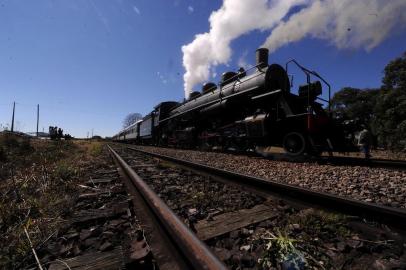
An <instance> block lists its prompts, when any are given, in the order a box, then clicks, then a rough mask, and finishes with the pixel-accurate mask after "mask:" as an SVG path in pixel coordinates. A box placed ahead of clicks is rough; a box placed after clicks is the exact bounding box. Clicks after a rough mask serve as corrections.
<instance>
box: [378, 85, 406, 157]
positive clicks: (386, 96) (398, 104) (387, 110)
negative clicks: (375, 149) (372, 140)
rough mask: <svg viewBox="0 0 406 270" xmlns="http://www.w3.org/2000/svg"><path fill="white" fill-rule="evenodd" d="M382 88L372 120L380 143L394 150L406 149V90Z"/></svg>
mask: <svg viewBox="0 0 406 270" xmlns="http://www.w3.org/2000/svg"><path fill="white" fill-rule="evenodd" d="M402 90H403V91H401V90H400V89H390V90H387V91H384V90H382V91H381V93H380V95H379V98H378V99H377V103H376V106H375V108H374V111H375V115H376V117H375V118H376V119H375V121H373V122H372V126H373V132H374V133H375V134H376V136H377V137H378V143H379V144H380V145H382V146H384V147H385V148H389V149H392V150H405V149H406V91H404V90H405V89H402Z"/></svg>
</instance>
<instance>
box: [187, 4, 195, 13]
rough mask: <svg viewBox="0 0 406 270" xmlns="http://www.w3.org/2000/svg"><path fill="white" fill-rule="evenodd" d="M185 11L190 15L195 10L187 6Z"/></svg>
mask: <svg viewBox="0 0 406 270" xmlns="http://www.w3.org/2000/svg"><path fill="white" fill-rule="evenodd" d="M187 11H188V13H189V14H192V13H193V11H195V9H194V8H193V7H192V6H188V7H187Z"/></svg>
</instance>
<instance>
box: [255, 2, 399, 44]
mask: <svg viewBox="0 0 406 270" xmlns="http://www.w3.org/2000/svg"><path fill="white" fill-rule="evenodd" d="M405 24H406V1H405V0H391V1H385V0H364V1H360V0H358V1H353V0H328V1H311V3H310V4H309V5H308V6H307V7H306V8H304V9H302V10H301V11H300V12H298V13H296V14H294V15H292V16H291V17H290V18H289V19H288V20H287V21H285V22H280V23H279V24H278V26H277V27H275V29H273V31H272V33H271V35H270V36H269V37H268V38H267V39H266V41H265V43H264V44H263V46H265V47H268V48H269V49H270V51H271V52H273V51H275V50H277V49H278V48H280V47H281V46H283V45H285V44H288V43H290V42H295V41H299V40H301V39H302V38H305V37H313V38H319V39H325V40H328V41H329V42H330V43H331V44H333V45H334V46H336V47H337V48H339V49H348V48H364V49H365V50H367V51H369V50H371V49H373V48H374V47H376V46H377V45H379V44H380V43H381V42H382V41H383V40H384V39H385V38H387V37H388V35H389V34H390V33H391V31H392V30H393V29H394V28H395V26H396V25H399V27H402V26H403V27H404V26H405Z"/></svg>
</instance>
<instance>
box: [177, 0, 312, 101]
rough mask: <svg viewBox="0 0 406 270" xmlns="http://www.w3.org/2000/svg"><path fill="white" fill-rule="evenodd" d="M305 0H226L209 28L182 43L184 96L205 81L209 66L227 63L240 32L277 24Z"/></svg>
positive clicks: (211, 19) (262, 28)
mask: <svg viewBox="0 0 406 270" xmlns="http://www.w3.org/2000/svg"><path fill="white" fill-rule="evenodd" d="M304 2H306V0H276V1H272V2H271V3H269V2H268V1H267V0H250V1H248V0H244V1H240V0H224V1H223V5H222V7H221V8H220V9H219V10H216V11H214V12H212V14H211V15H210V18H209V22H210V31H209V32H207V33H203V34H198V35H196V36H195V39H194V40H193V41H192V42H191V43H189V44H187V45H184V46H182V52H183V66H184V67H185V69H186V73H185V74H184V76H183V79H184V88H185V96H186V97H188V96H189V94H190V92H191V89H192V87H193V86H194V85H195V84H197V83H201V82H204V81H206V80H207V79H208V78H209V76H210V68H211V67H212V66H217V65H219V64H226V63H227V62H228V61H229V59H230V57H231V53H232V52H231V48H230V43H231V41H233V40H234V39H236V38H238V37H239V36H241V35H243V34H245V33H248V32H250V31H252V30H255V29H260V30H266V29H269V28H272V27H274V26H275V25H276V24H277V23H279V21H280V20H281V19H282V18H284V17H285V16H286V14H287V13H288V12H289V10H290V9H291V8H292V7H294V6H297V5H299V4H303V3H304Z"/></svg>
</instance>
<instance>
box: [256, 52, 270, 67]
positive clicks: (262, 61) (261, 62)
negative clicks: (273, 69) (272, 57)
mask: <svg viewBox="0 0 406 270" xmlns="http://www.w3.org/2000/svg"><path fill="white" fill-rule="evenodd" d="M268 52H269V50H268V49H267V48H259V49H258V50H256V52H255V58H256V65H257V66H258V67H260V68H263V67H266V66H268Z"/></svg>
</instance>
